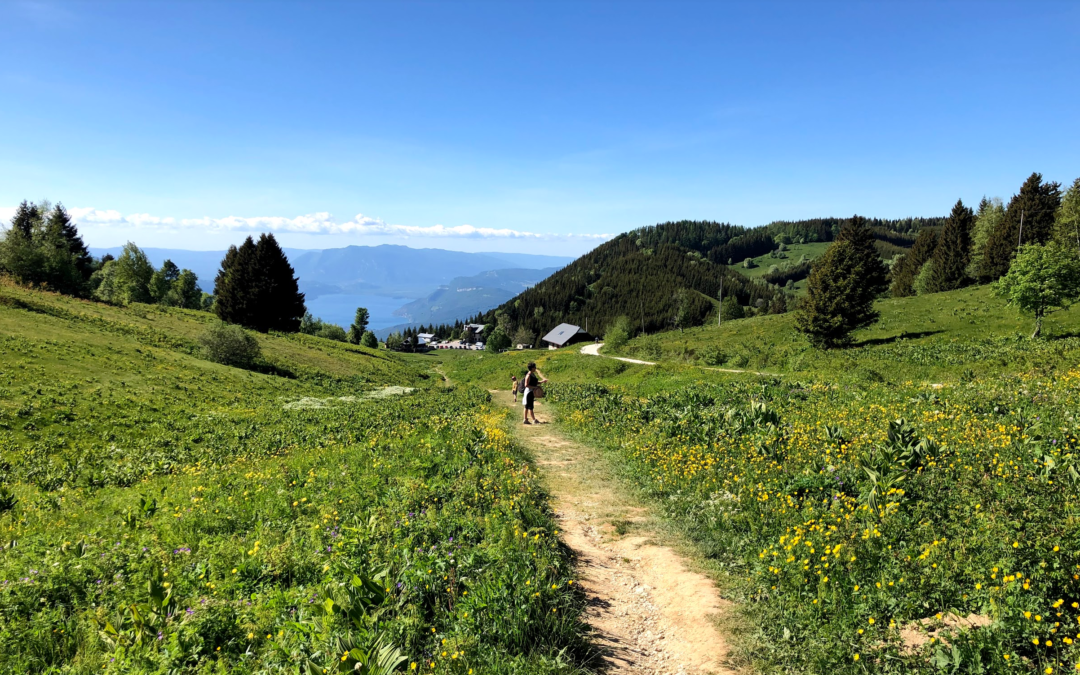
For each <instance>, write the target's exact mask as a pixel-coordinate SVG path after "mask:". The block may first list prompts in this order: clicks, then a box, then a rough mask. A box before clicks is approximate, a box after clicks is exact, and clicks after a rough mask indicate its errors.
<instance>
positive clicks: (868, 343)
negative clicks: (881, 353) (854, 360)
mask: <svg viewBox="0 0 1080 675" xmlns="http://www.w3.org/2000/svg"><path fill="white" fill-rule="evenodd" d="M944 332H945V331H943V330H926V331H922V332H920V333H909V332H903V333H900V334H899V335H893V336H892V337H887V338H874V339H873V340H863V341H862V342H856V343H855V344H853V345H851V346H852V347H873V346H875V345H889V344H892V343H894V342H897V341H899V340H915V339H918V338H924V337H930V336H931V335H937V334H938V333H944Z"/></svg>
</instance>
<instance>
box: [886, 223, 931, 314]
mask: <svg viewBox="0 0 1080 675" xmlns="http://www.w3.org/2000/svg"><path fill="white" fill-rule="evenodd" d="M937 240H938V234H937V230H934V229H930V228H926V229H924V230H921V231H919V234H918V236H916V237H915V244H914V245H913V246H912V247H911V250H910V251H908V252H907V253H905V254H904V255H903V257H902V258H900V262H898V263H896V265H894V266H893V270H892V286H891V289H892V294H893V297H896V298H903V297H907V296H909V295H915V278H916V277H917V276H918V275H919V270H920V269H922V266H923V265H924V264H926V261H928V260H930V257H931V256H933V255H934V249H935V248H937Z"/></svg>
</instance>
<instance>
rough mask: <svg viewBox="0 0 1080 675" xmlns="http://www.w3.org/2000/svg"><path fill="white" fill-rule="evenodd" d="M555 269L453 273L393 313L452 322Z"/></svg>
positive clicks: (421, 321)
mask: <svg viewBox="0 0 1080 675" xmlns="http://www.w3.org/2000/svg"><path fill="white" fill-rule="evenodd" d="M558 270H559V267H547V268H544V269H542V270H530V269H508V270H491V271H489V272H482V273H480V274H476V275H473V276H468V277H457V278H455V279H452V280H451V281H450V283H449V284H447V285H445V286H441V287H439V289H438V290H436V291H435V292H434V293H431V294H430V295H428V296H427V297H425V298H420V299H419V300H415V301H413V302H410V303H409V304H407V305H405V306H403V307H401V308H400V309H398V310H397V311H396V312H394V314H395V315H397V316H400V317H402V318H404V319H406V320H407V321H408V322H409V323H411V324H432V323H436V324H437V323H452V322H453V321H455V320H456V319H463V318H466V317H468V316H470V315H471V314H475V313H476V312H484V311H487V310H489V309H491V308H492V307H498V306H499V305H500V304H502V303H503V302H506V301H507V300H509V299H510V298H512V297H514V296H515V295H517V294H518V293H520V292H522V291H524V290H525V289H527V288H530V287H532V286H533V285H535V284H537V283H539V282H540V281H543V280H544V279H546V278H547V277H549V276H551V275H552V274H554V273H555V272H557V271H558Z"/></svg>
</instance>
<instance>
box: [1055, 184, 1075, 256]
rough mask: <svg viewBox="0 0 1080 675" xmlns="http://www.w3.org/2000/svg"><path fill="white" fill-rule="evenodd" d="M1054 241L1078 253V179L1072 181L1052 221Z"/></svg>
mask: <svg viewBox="0 0 1080 675" xmlns="http://www.w3.org/2000/svg"><path fill="white" fill-rule="evenodd" d="M1054 239H1056V240H1057V241H1059V242H1060V243H1062V244H1064V245H1066V246H1067V247H1068V248H1070V249H1072V250H1074V251H1077V252H1078V253H1080V178H1077V179H1076V180H1074V181H1073V184H1072V186H1071V187H1070V188H1069V189H1068V191H1066V192H1065V196H1064V197H1062V199H1061V208H1059V209H1058V212H1057V215H1056V216H1055V220H1054Z"/></svg>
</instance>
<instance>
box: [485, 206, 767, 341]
mask: <svg viewBox="0 0 1080 675" xmlns="http://www.w3.org/2000/svg"><path fill="white" fill-rule="evenodd" d="M743 231H744V230H743V228H736V227H735V226H732V225H727V224H724V223H710V222H691V221H681V222H678V223H664V224H661V225H656V226H654V227H650V228H642V229H639V230H635V231H632V232H629V233H626V234H621V235H619V236H618V237H615V238H614V239H612V240H611V241H608V242H605V243H603V244H601V245H600V246H598V247H597V248H595V249H594V250H592V251H590V252H589V253H586V254H585V255H584V256H582V257H580V258H578V259H577V260H575V261H574V262H573V263H571V264H570V265H567V266H566V267H564V268H563V269H561V270H559V271H558V272H556V273H555V274H553V275H552V276H550V277H548V278H547V279H545V280H544V281H542V282H540V283H539V284H537V285H536V286H533V287H532V288H530V289H528V290H526V291H524V292H522V293H521V294H520V295H518V296H517V297H516V298H514V299H513V300H510V301H508V302H506V303H504V304H503V305H501V306H499V307H498V308H496V309H494V310H492V311H490V312H487V313H485V314H483V315H481V317H480V318H481V323H495V322H497V318H498V317H500V316H502V317H505V318H504V319H503V323H505V324H507V326H508V329H509V327H513V328H514V329H520V328H524V329H525V330H526V331H527V332H529V333H532V334H534V335H539V336H542V335H544V334H545V333H547V332H548V331H549V330H551V328H552V327H554V326H556V325H557V324H559V323H564V322H565V323H573V324H576V325H580V326H583V327H584V326H585V325H586V323H588V329H589V331H590V332H591V333H592V334H594V335H601V334H602V333H603V332H604V330H606V328H607V327H608V326H610V325H612V324H613V323H614V322H615V320H616V319H617V318H618V317H620V316H626V317H628V318H629V319H630V323H631V324H632V325H633V327H634V328H635V330H641V331H644V332H646V333H652V332H656V331H659V330H663V329H666V328H673V327H686V326H689V325H697V324H700V323H701V322H702V321H703V320H704V319H705V317H706V316H707V315H708V314H709V313H710V312H711V311H713V306H714V304H713V302H712V301H711V300H710V298H716V297H717V296H718V294H719V292H720V285H721V280H723V290H724V296H725V297H727V296H733V297H736V298H737V299H738V301H739V303H740V304H743V305H757V304H761V305H768V303H769V301H771V300H772V298H773V296H774V295H775V294H776V293H777V292H779V291H777V290H776V289H774V288H773V287H771V286H769V285H768V284H766V283H764V282H761V281H752V280H749V279H746V278H745V277H743V276H741V275H739V274H738V273H736V272H734V271H732V270H728V269H727V267H726V266H725V265H723V264H717V263H716V262H714V261H713V260H711V259H710V253H709V252H712V256H714V257H715V256H716V255H718V254H717V253H716V252H717V251H732V250H735V248H736V247H741V248H739V250H744V251H748V250H753V248H754V247H755V246H757V243H756V241H757V240H756V238H755V239H752V240H748V241H746V242H742V243H740V242H736V243H735V244H734V245H733V244H732V239H733V238H734V237H741V236H744V235H741V234H736V233H737V232H743ZM774 246H775V245H774ZM683 291H688V292H683ZM758 301H760V303H759V302H758Z"/></svg>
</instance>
